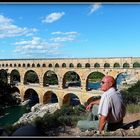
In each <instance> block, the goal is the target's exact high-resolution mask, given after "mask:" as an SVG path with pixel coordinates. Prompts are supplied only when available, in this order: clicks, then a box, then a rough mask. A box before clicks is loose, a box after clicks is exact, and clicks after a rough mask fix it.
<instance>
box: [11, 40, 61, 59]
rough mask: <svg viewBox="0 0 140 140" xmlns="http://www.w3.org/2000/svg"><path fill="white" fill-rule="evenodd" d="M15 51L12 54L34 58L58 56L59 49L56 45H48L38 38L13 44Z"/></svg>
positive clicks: (58, 45)
mask: <svg viewBox="0 0 140 140" xmlns="http://www.w3.org/2000/svg"><path fill="white" fill-rule="evenodd" d="M14 45H16V49H15V50H14V53H17V54H21V55H23V56H24V57H29V56H32V57H35V56H40V57H43V56H45V57H46V56H51V55H56V54H59V51H58V48H59V47H61V45H60V44H58V43H48V42H47V41H46V40H42V39H41V38H39V37H33V38H32V39H31V40H23V41H19V42H16V43H14Z"/></svg>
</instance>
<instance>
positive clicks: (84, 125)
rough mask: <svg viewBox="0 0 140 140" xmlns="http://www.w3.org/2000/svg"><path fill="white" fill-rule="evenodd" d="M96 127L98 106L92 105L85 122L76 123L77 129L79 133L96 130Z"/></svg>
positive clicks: (97, 124) (97, 123)
mask: <svg viewBox="0 0 140 140" xmlns="http://www.w3.org/2000/svg"><path fill="white" fill-rule="evenodd" d="M98 126H99V120H98V105H94V106H93V107H92V111H91V112H90V114H89V116H88V118H87V120H80V121H78V123H77V127H78V128H79V129H80V130H81V131H86V130H97V129H98Z"/></svg>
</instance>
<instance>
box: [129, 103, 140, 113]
mask: <svg viewBox="0 0 140 140" xmlns="http://www.w3.org/2000/svg"><path fill="white" fill-rule="evenodd" d="M126 112H128V113H139V112H140V104H128V105H127V106H126Z"/></svg>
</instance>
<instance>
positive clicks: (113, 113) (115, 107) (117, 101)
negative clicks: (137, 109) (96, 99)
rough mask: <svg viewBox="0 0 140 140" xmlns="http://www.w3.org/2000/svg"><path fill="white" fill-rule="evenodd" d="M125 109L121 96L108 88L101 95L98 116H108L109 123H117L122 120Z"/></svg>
mask: <svg viewBox="0 0 140 140" xmlns="http://www.w3.org/2000/svg"><path fill="white" fill-rule="evenodd" d="M125 113H126V108H125V105H124V103H123V100H122V97H121V94H120V93H119V92H117V91H116V90H115V89H114V88H110V89H109V90H107V91H106V92H104V93H103V94H102V95H101V100H100V103H99V108H98V114H99V115H103V116H108V122H109V123H115V122H119V121H121V120H122V119H123V117H124V116H125Z"/></svg>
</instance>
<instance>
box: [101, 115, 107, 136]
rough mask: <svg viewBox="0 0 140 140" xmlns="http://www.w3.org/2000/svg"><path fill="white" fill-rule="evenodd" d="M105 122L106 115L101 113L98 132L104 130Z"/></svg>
mask: <svg viewBox="0 0 140 140" xmlns="http://www.w3.org/2000/svg"><path fill="white" fill-rule="evenodd" d="M106 122H107V117H106V116H103V115H101V116H100V119H99V133H100V134H102V131H103V130H104V127H105V124H106Z"/></svg>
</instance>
